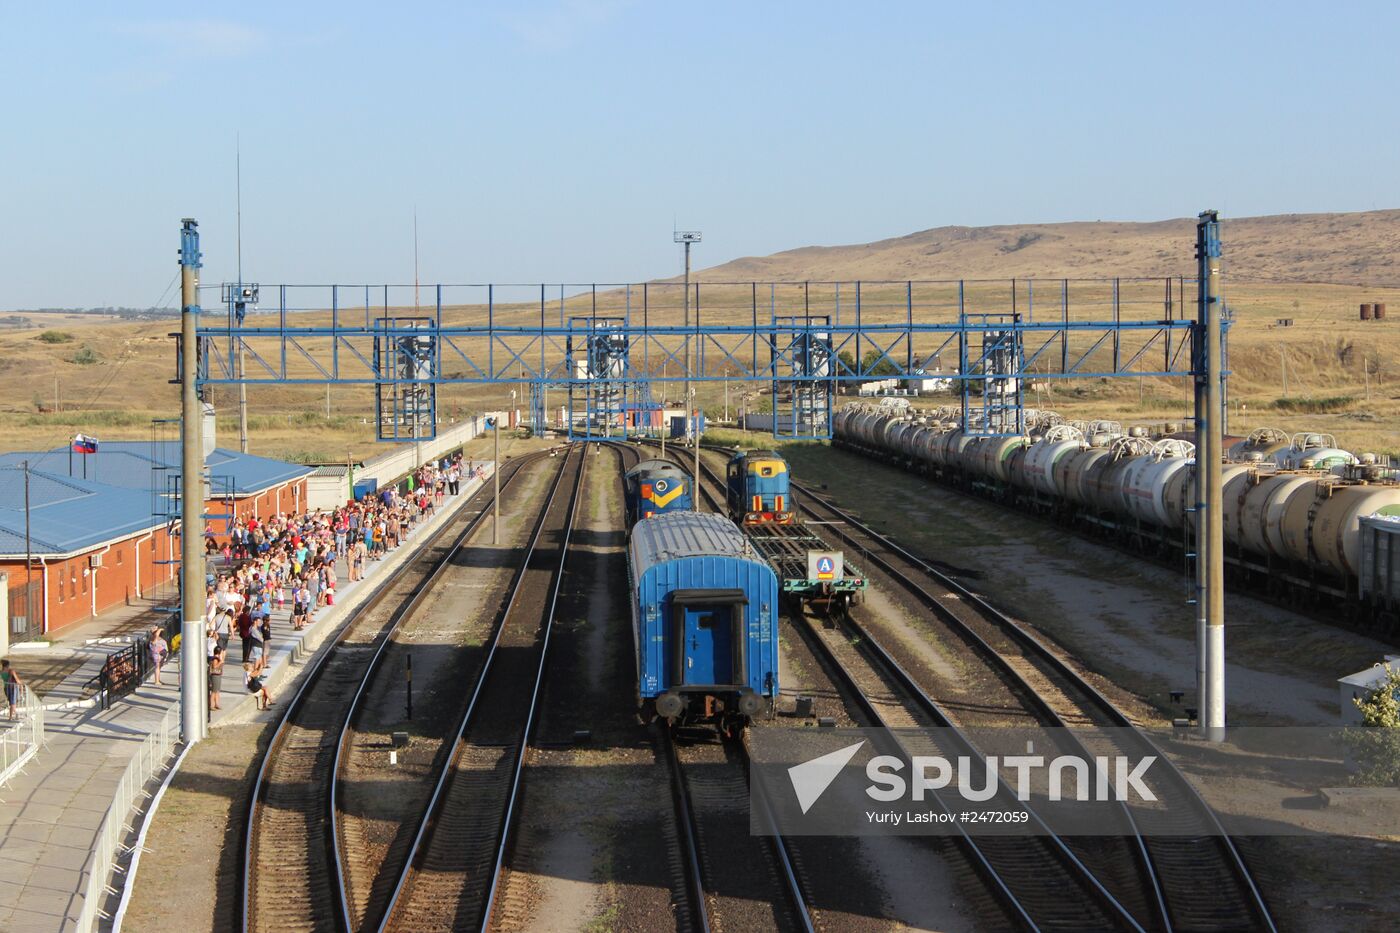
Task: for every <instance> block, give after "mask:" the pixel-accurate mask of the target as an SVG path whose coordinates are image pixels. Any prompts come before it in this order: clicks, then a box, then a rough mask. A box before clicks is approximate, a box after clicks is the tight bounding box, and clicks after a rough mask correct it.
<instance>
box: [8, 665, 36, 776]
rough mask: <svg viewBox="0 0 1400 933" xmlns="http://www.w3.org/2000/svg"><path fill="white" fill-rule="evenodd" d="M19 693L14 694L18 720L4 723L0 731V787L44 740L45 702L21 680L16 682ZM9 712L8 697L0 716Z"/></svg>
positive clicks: (17, 771) (16, 771) (34, 752)
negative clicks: (0, 731)
mask: <svg viewBox="0 0 1400 933" xmlns="http://www.w3.org/2000/svg"><path fill="white" fill-rule="evenodd" d="M14 689H15V690H16V691H18V693H19V695H18V696H16V697H15V708H16V710H17V711H18V713H19V721H18V722H15V723H8V722H7V723H6V724H5V726H4V730H5V731H4V732H3V733H0V787H3V786H5V784H6V783H8V782H9V780H10V778H12V777H14V776H15V775H16V774H18V773H19V770H20V769H21V768H23V767H24V765H25V762H27V761H29V759H31V758H33V757H34V756H35V755H36V754H38V752H39V746H40V745H43V744H44V703H43V701H42V700H41V699H40V698H39V695H38V694H37V693H33V692H31V691H30V690H29V688H28V687H26V686H25V685H24V684H15V686H14ZM9 715H10V704H9V697H5V698H4V705H3V706H0V716H6V717H8V716H9Z"/></svg>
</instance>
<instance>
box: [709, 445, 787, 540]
mask: <svg viewBox="0 0 1400 933" xmlns="http://www.w3.org/2000/svg"><path fill="white" fill-rule="evenodd" d="M725 498H726V499H727V501H728V507H729V517H730V518H732V519H733V520H734V521H735V522H737V523H739V524H741V525H756V524H759V523H762V522H776V523H778V524H780V525H790V524H792V522H793V521H794V520H795V519H796V512H795V509H794V508H793V501H792V489H791V474H790V473H789V471H788V464H787V461H786V460H784V459H783V458H782V457H781V456H780V455H779V454H778V453H777V452H775V451H772V450H741V451H739V452H738V453H736V454H735V455H734V456H733V457H732V458H730V461H729V468H728V469H727V470H726V471H725Z"/></svg>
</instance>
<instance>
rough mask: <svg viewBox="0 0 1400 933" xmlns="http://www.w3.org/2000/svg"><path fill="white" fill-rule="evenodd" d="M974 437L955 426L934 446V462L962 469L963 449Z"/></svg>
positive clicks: (950, 467) (965, 448) (938, 464)
mask: <svg viewBox="0 0 1400 933" xmlns="http://www.w3.org/2000/svg"><path fill="white" fill-rule="evenodd" d="M972 441H973V438H972V437H970V436H969V435H968V433H967V432H966V431H964V430H963V429H962V428H955V429H954V430H952V431H949V432H948V433H947V434H944V435H943V436H942V437H941V438H940V439H939V441H938V442H937V443H936V444H935V445H934V448H933V462H934V464H935V465H936V466H941V467H945V468H947V469H952V470H957V469H962V465H963V451H965V450H967V447H968V445H969V444H971V443H972Z"/></svg>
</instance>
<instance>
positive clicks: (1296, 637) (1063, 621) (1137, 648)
mask: <svg viewBox="0 0 1400 933" xmlns="http://www.w3.org/2000/svg"><path fill="white" fill-rule="evenodd" d="M786 452H787V455H788V456H789V459H790V460H791V461H792V463H793V465H794V471H795V474H796V476H797V478H798V479H800V480H804V481H808V482H819V483H826V484H827V485H828V487H829V488H828V492H829V494H830V496H831V497H832V500H833V501H834V502H836V503H838V504H847V505H854V504H856V503H859V510H860V514H861V517H862V518H864V519H866V520H867V521H871V522H872V523H874V524H875V525H876V527H877V528H880V529H881V530H884V531H886V532H887V533H891V534H893V536H894V537H895V538H896V540H898V541H900V542H901V543H903V544H905V545H906V546H909V547H912V548H913V549H915V550H916V551H919V552H921V553H923V554H925V555H927V556H929V557H932V558H935V559H938V560H941V561H944V562H947V563H950V564H953V565H955V566H958V567H961V568H964V570H963V573H962V574H960V577H961V579H962V580H963V582H964V583H965V585H967V586H969V588H971V589H972V590H974V592H978V593H979V594H981V595H985V596H987V597H988V598H990V600H991V601H992V602H993V603H995V604H997V605H998V606H999V607H1000V608H1002V609H1003V610H1004V611H1006V612H1007V613H1008V614H1010V615H1011V616H1012V617H1013V618H1016V619H1017V620H1018V621H1021V622H1023V623H1025V624H1027V625H1029V626H1030V627H1031V628H1033V629H1035V630H1037V631H1038V632H1040V633H1041V635H1042V640H1043V641H1046V642H1048V643H1050V644H1051V645H1052V646H1054V647H1055V648H1056V649H1057V650H1058V651H1059V653H1060V654H1061V656H1062V657H1066V658H1068V659H1069V660H1070V661H1071V662H1072V663H1073V664H1075V665H1076V666H1077V667H1078V668H1079V669H1080V670H1086V671H1092V672H1093V674H1092V675H1091V676H1090V678H1089V679H1090V682H1091V683H1094V685H1095V686H1097V687H1099V688H1100V689H1103V690H1105V692H1107V693H1108V694H1109V696H1110V697H1111V698H1112V699H1113V700H1114V701H1115V702H1116V703H1118V704H1119V706H1120V708H1123V709H1125V710H1126V711H1127V712H1129V713H1130V714H1131V715H1133V716H1135V718H1137V719H1138V720H1139V721H1142V722H1153V721H1156V722H1161V721H1162V720H1163V718H1164V717H1166V716H1170V715H1173V714H1175V715H1180V709H1179V708H1175V709H1174V708H1173V706H1172V704H1171V702H1170V700H1169V698H1168V696H1167V693H1168V691H1170V690H1173V689H1185V690H1187V693H1188V696H1189V695H1190V687H1191V684H1193V683H1194V670H1195V666H1194V665H1195V648H1194V633H1195V628H1194V625H1195V623H1194V616H1193V615H1192V612H1191V607H1190V606H1187V605H1185V603H1184V597H1185V593H1184V588H1183V583H1182V580H1181V578H1180V577H1179V576H1178V575H1176V574H1173V573H1172V572H1170V571H1169V570H1166V569H1165V568H1162V567H1159V566H1156V565H1154V564H1150V563H1148V562H1146V561H1142V560H1138V559H1135V558H1132V557H1129V556H1125V555H1124V554H1122V553H1121V552H1119V551H1116V550H1114V549H1111V548H1108V547H1105V546H1103V545H1099V544H1097V543H1094V542H1092V541H1088V540H1085V539H1082V538H1079V537H1077V536H1075V535H1073V534H1071V533H1070V532H1068V531H1065V530H1062V529H1059V528H1056V527H1053V526H1051V525H1048V524H1047V523H1044V522H1039V521H1035V520H1033V519H1030V518H1024V517H1021V516H1018V515H1017V514H1016V513H1013V512H1011V511H1010V510H1008V509H1005V508H1003V507H1000V506H998V505H995V504H993V503H990V502H984V501H981V500H978V499H975V498H971V497H968V496H963V495H961V494H958V493H955V492H953V491H951V490H947V489H945V488H941V487H938V486H936V485H933V484H931V483H929V482H928V481H926V480H924V479H922V478H920V477H916V476H913V475H911V474H908V473H906V472H904V471H901V470H896V469H893V468H890V467H885V466H882V465H880V464H878V463H875V462H873V461H872V460H869V459H867V458H864V457H860V456H857V455H854V454H850V453H846V452H843V451H833V450H830V449H828V448H824V447H820V446H818V445H811V446H810V447H802V448H788V449H787V450H786ZM1226 624H1227V636H1226V638H1227V651H1228V653H1229V657H1230V664H1229V667H1228V670H1227V677H1228V679H1227V686H1228V690H1229V702H1230V716H1231V722H1232V723H1234V724H1237V725H1244V724H1250V725H1333V724H1335V723H1336V722H1337V713H1338V707H1337V690H1336V683H1335V680H1336V678H1337V677H1338V676H1341V675H1343V674H1347V673H1351V672H1352V671H1355V670H1359V669H1361V668H1363V667H1366V666H1368V665H1369V664H1371V663H1373V662H1374V661H1375V660H1378V659H1379V658H1380V657H1381V656H1382V655H1383V654H1384V653H1385V651H1386V650H1387V647H1386V646H1385V645H1384V644H1383V643H1381V642H1379V641H1377V640H1375V639H1371V638H1368V637H1365V636H1363V635H1359V634H1356V633H1353V632H1350V631H1346V630H1343V629H1338V628H1335V627H1332V626H1328V625H1325V624H1322V623H1320V622H1318V621H1317V620H1315V619H1311V618H1308V617H1306V616H1303V615H1300V614H1298V613H1293V612H1289V611H1287V610H1285V609H1281V608H1279V607H1277V606H1273V605H1271V604H1268V603H1264V602H1262V601H1260V600H1257V599H1253V598H1251V597H1248V596H1241V595H1233V594H1232V595H1230V596H1229V597H1227V601H1226ZM902 625H903V623H900V622H898V621H897V622H896V623H895V624H894V627H895V628H896V629H898V628H899V627H901V626H902ZM926 626H927V623H926V622H924V620H918V619H916V620H915V621H914V622H912V623H911V624H909V626H908V630H907V631H906V632H905V633H904V634H905V635H912V637H901V639H900V641H901V649H902V650H903V651H906V652H912V653H915V654H925V655H926V654H927V653H928V651H929V650H930V649H929V639H930V637H931V633H929V631H928V629H927V627H926ZM1390 650H1392V651H1393V649H1390ZM1246 768H1247V763H1246V762H1244V761H1240V760H1236V761H1234V762H1231V763H1228V764H1226V765H1225V768H1224V774H1225V775H1226V776H1225V777H1223V778H1222V777H1219V771H1217V772H1216V780H1214V781H1212V782H1210V783H1209V784H1207V785H1203V788H1204V791H1205V792H1206V794H1207V797H1208V799H1209V800H1210V801H1211V803H1212V804H1213V805H1214V806H1215V807H1216V808H1217V810H1219V811H1221V813H1222V815H1225V816H1227V817H1228V816H1229V815H1230V814H1239V815H1240V816H1242V817H1250V816H1251V815H1254V816H1256V817H1257V815H1259V814H1260V813H1261V811H1262V810H1263V804H1262V803H1261V801H1267V800H1280V801H1281V800H1284V799H1289V798H1297V797H1298V796H1300V795H1304V794H1306V793H1308V790H1307V789H1302V788H1298V787H1289V786H1285V784H1284V782H1282V781H1279V780H1274V781H1270V780H1268V779H1267V778H1260V777H1258V776H1251V777H1248V778H1247V777H1245V776H1243V775H1242V774H1241V772H1242V771H1244V770H1245V769H1246ZM1312 790H1315V788H1313V789H1312ZM1358 822H1360V823H1364V816H1363V817H1362V819H1361V820H1360V821H1358ZM1398 830H1400V827H1390V828H1386V827H1384V826H1375V827H1373V828H1372V830H1371V835H1372V836H1373V837H1374V836H1375V835H1377V834H1379V835H1381V836H1388V835H1392V834H1400V833H1398V832H1397V831H1398ZM1363 831H1364V829H1363ZM1239 843H1240V845H1241V848H1242V849H1243V851H1244V852H1245V854H1246V857H1247V858H1248V859H1249V861H1250V865H1251V867H1252V869H1253V870H1254V872H1255V875H1256V880H1257V881H1258V883H1259V884H1260V885H1261V888H1262V890H1263V891H1264V894H1265V897H1266V899H1267V900H1268V901H1269V903H1270V905H1271V908H1272V910H1273V913H1274V916H1275V919H1276V921H1277V922H1278V923H1279V924H1280V926H1281V927H1283V928H1285V929H1294V930H1315V929H1317V930H1331V929H1338V930H1340V929H1395V928H1397V926H1400V904H1397V902H1396V901H1395V898H1394V888H1395V879H1397V878H1400V845H1396V844H1393V843H1391V842H1389V841H1387V840H1384V839H1377V838H1349V837H1339V836H1316V837H1292V838H1277V837H1276V838H1267V837H1245V838H1242V839H1240V840H1239Z"/></svg>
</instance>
